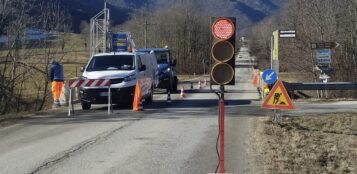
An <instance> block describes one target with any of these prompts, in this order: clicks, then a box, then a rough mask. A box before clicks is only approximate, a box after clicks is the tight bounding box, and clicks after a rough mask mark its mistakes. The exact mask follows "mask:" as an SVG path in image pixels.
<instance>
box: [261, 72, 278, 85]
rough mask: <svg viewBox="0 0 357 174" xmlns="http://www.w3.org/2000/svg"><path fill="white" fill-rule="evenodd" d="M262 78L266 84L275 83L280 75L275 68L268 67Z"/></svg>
mask: <svg viewBox="0 0 357 174" xmlns="http://www.w3.org/2000/svg"><path fill="white" fill-rule="evenodd" d="M262 79H263V81H264V82H265V83H266V84H273V83H274V82H275V81H276V80H277V79H278V76H277V74H276V73H275V71H274V70H272V69H266V70H265V71H264V72H263V74H262Z"/></svg>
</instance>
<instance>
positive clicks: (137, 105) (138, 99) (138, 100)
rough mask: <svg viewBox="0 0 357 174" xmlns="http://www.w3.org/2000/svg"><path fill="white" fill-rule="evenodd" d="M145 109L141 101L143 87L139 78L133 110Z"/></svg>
mask: <svg viewBox="0 0 357 174" xmlns="http://www.w3.org/2000/svg"><path fill="white" fill-rule="evenodd" d="M142 110H143V103H142V101H141V88H140V83H139V80H137V81H136V85H135V94H134V101H133V111H134V112H137V111H142Z"/></svg>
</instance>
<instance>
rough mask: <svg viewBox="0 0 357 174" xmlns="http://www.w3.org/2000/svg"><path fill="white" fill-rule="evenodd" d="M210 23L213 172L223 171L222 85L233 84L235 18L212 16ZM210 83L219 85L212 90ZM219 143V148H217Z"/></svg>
mask: <svg viewBox="0 0 357 174" xmlns="http://www.w3.org/2000/svg"><path fill="white" fill-rule="evenodd" d="M211 20H212V25H211V31H212V36H213V37H212V39H213V40H212V41H213V44H212V50H211V53H212V58H213V60H214V61H215V63H214V64H213V65H212V68H211V73H210V74H211V83H210V84H211V85H210V86H211V90H212V91H214V93H216V95H217V96H218V99H219V100H218V127H219V128H218V129H219V130H218V131H219V133H218V138H217V144H216V146H217V153H218V158H219V163H218V166H217V168H216V171H215V172H218V171H219V173H224V172H225V169H224V86H225V85H234V84H235V77H234V76H235V59H234V58H235V55H234V53H235V31H236V23H235V18H232V17H213V18H211ZM212 85H220V89H219V90H217V91H216V90H213V89H212ZM218 145H219V148H218Z"/></svg>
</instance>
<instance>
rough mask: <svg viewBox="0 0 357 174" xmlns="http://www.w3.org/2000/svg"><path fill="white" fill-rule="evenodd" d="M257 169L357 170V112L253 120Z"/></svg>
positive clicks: (312, 171)
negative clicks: (273, 119) (254, 121)
mask: <svg viewBox="0 0 357 174" xmlns="http://www.w3.org/2000/svg"><path fill="white" fill-rule="evenodd" d="M256 130H257V131H256V134H255V141H256V143H257V150H258V152H257V153H258V154H257V155H256V156H257V159H256V160H257V165H258V166H260V167H259V168H260V169H259V170H260V171H261V172H260V173H357V160H356V159H357V113H330V114H323V115H306V116H303V117H286V118H284V119H283V122H282V123H281V124H273V123H272V122H271V121H270V120H269V119H268V118H259V119H258V120H257V123H256Z"/></svg>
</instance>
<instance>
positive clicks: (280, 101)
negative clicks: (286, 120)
mask: <svg viewBox="0 0 357 174" xmlns="http://www.w3.org/2000/svg"><path fill="white" fill-rule="evenodd" d="M262 107H263V108H266V109H281V110H292V109H295V107H294V105H293V103H292V102H291V99H290V97H289V95H288V93H287V92H286V89H285V87H284V84H283V83H282V82H281V81H280V80H278V81H277V82H276V83H275V85H274V87H273V89H271V91H270V93H269V95H268V96H267V97H266V98H265V100H264V102H263V104H262Z"/></svg>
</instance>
